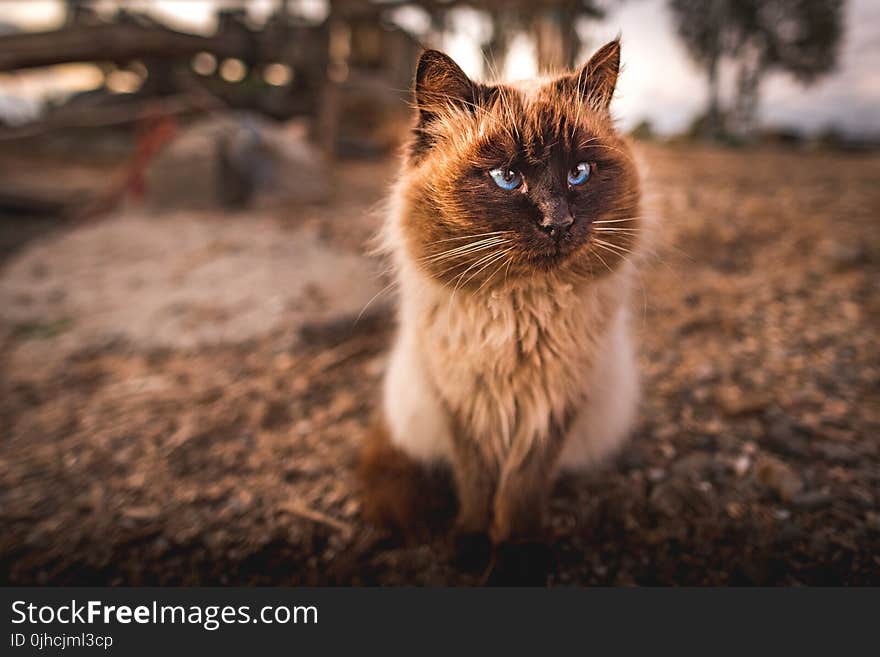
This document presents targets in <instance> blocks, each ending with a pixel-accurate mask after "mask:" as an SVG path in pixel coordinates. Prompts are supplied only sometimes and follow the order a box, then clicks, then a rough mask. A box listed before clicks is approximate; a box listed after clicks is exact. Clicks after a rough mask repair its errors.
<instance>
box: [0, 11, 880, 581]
mask: <svg viewBox="0 0 880 657" xmlns="http://www.w3.org/2000/svg"><path fill="white" fill-rule="evenodd" d="M617 35H621V37H622V43H623V73H622V76H621V78H620V82H619V86H618V90H617V94H616V96H615V100H614V103H613V106H612V110H613V113H614V115H615V117H616V118H617V120H618V125H619V127H620V129H621V130H622V131H623V132H626V133H628V134H629V135H630V136H631V139H632V141H633V147H634V148H635V149H636V151H637V154H638V155H639V158H640V160H641V161H643V162H644V163H645V171H644V175H645V188H646V197H647V198H648V201H649V202H648V204H647V207H648V208H649V211H650V213H651V214H652V215H656V219H657V220H658V221H659V222H660V226H661V230H660V231H659V232H660V239H659V242H658V244H657V245H656V246H655V247H653V248H652V252H651V253H650V255H649V257H648V258H647V260H646V263H645V264H644V266H643V267H642V268H641V270H640V276H639V289H638V290H637V295H636V306H637V312H636V313H635V316H636V324H637V327H636V328H637V331H638V333H639V335H640V341H641V354H640V360H641V366H642V371H643V373H644V382H645V400H644V403H643V412H642V418H643V419H642V420H641V422H640V425H639V427H638V430H637V431H636V433H635V436H634V440H633V444H632V446H631V447H630V448H629V449H627V451H626V452H625V453H624V454H623V455H622V457H621V458H620V459H619V460H618V461H616V462H615V463H613V464H610V465H609V466H608V467H607V468H605V469H603V470H602V471H600V472H597V473H595V474H593V475H590V476H585V477H581V478H578V479H576V480H566V481H564V482H562V483H561V484H560V487H559V490H558V491H557V494H556V495H555V496H554V502H553V512H552V516H551V517H552V523H553V531H554V536H555V537H556V538H555V544H554V547H555V551H556V556H557V561H558V565H557V568H556V570H555V571H554V572H553V573H552V574H551V575H550V579H549V580H548V582H549V583H550V584H553V585H572V584H614V585H630V584H679V583H680V584H780V585H797V584H877V583H880V493H878V490H880V438H878V436H880V433H878V429H880V403H878V402H880V396H878V389H880V358H878V353H877V349H876V347H875V344H876V333H877V330H876V329H877V325H878V322H877V319H878V310H880V307H878V306H880V304H878V286H880V277H878V273H880V267H878V257H877V254H878V249H880V228H878V210H880V185H878V182H880V157H878V152H877V148H878V146H880V69H878V66H877V64H878V62H880V5H878V4H877V3H876V2H873V1H872V0H766V1H760V0H742V1H734V0H547V1H539V0H531V1H530V2H519V1H510V2H503V1H501V0H498V1H497V2H495V1H486V2H476V1H474V2H459V1H457V0H448V1H446V0H429V1H426V2H398V1H396V0H384V1H380V0H375V1H369V0H339V1H330V0H253V1H251V2H245V1H243V0H153V1H150V0H135V1H131V2H122V1H117V0H32V1H26V2H20V1H12V0H0V520H2V522H3V526H4V532H3V533H2V535H0V582H2V583H7V584H74V583H75V584H166V583H167V584H255V583H262V584H473V583H476V582H477V581H478V575H475V574H473V573H467V572H460V571H458V570H457V569H456V568H455V566H454V564H453V563H452V561H451V560H450V555H449V554H448V553H447V550H446V544H445V543H444V542H443V541H442V540H441V539H438V540H437V541H436V542H434V543H428V544H426V545H421V546H401V545H397V544H394V543H393V542H392V541H391V540H390V538H389V537H388V536H384V535H382V534H381V533H379V532H377V531H376V530H374V529H372V528H370V527H367V526H365V525H364V524H363V523H362V521H361V519H360V515H359V512H360V505H359V501H358V496H357V487H356V484H355V482H354V479H353V476H352V469H353V464H354V461H355V454H356V446H357V444H358V441H359V440H360V438H361V436H362V435H363V433H364V431H365V430H366V427H367V426H368V423H369V418H370V413H371V409H372V407H373V404H374V396H375V391H376V389H377V386H378V385H379V381H380V379H381V373H382V371H383V368H384V359H385V353H386V349H387V346H388V344H389V342H390V340H391V338H392V335H393V312H392V308H393V290H392V289H390V287H389V282H390V281H389V280H388V278H387V273H386V272H384V271H383V264H382V263H380V262H377V261H376V260H375V259H374V258H372V257H371V256H369V255H368V253H369V250H368V246H367V244H368V241H369V238H370V237H371V236H372V235H373V234H374V233H375V231H376V229H377V228H378V226H379V224H380V222H381V219H382V216H381V201H382V199H383V197H384V195H385V193H386V190H387V189H388V185H389V184H390V182H391V181H392V180H393V177H394V174H395V171H396V168H397V159H396V154H397V152H398V149H399V147H400V145H401V144H402V142H403V141H404V140H405V139H406V137H407V134H408V130H409V125H410V118H411V116H410V114H411V111H410V107H409V100H410V98H409V90H410V86H411V81H412V72H413V69H414V66H415V62H416V60H417V58H418V54H419V52H420V51H421V49H422V48H423V47H436V48H441V49H443V50H445V51H446V52H448V53H449V54H450V55H452V56H453V57H454V58H455V59H456V60H457V61H458V62H459V63H460V64H461V66H462V67H463V68H464V69H465V71H466V72H467V73H468V74H470V75H472V76H474V77H475V78H481V79H492V78H496V77H501V78H528V77H531V76H533V75H535V74H536V73H538V72H541V71H552V70H557V69H560V68H564V67H574V66H577V65H578V64H580V63H582V62H584V61H586V59H587V58H588V57H589V54H590V53H591V52H592V51H593V50H595V49H596V48H598V47H599V46H601V45H602V44H604V43H605V42H606V41H608V40H610V39H613V38H615V37H616V36H617Z"/></svg>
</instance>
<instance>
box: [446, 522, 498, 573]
mask: <svg viewBox="0 0 880 657" xmlns="http://www.w3.org/2000/svg"><path fill="white" fill-rule="evenodd" d="M452 553H453V561H454V563H455V566H456V567H457V568H460V569H461V570H470V571H483V570H485V569H486V566H487V565H488V564H489V560H490V559H491V557H492V542H491V541H490V540H489V535H488V534H487V533H486V532H474V531H456V532H454V533H453V534H452Z"/></svg>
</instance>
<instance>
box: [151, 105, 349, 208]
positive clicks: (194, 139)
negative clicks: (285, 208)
mask: <svg viewBox="0 0 880 657" xmlns="http://www.w3.org/2000/svg"><path fill="white" fill-rule="evenodd" d="M329 176H330V171H329V169H328V167H327V165H326V163H325V161H324V158H323V156H322V155H321V153H320V151H319V150H318V149H317V147H315V146H313V145H312V144H310V143H309V142H308V141H307V139H306V130H305V126H304V125H303V124H301V123H295V122H290V123H288V124H279V123H273V122H271V121H269V120H267V119H265V118H263V117H261V116H258V115H254V114H246V113H227V114H216V115H213V116H210V117H208V118H206V119H202V120H199V121H197V122H195V123H193V124H191V125H187V126H185V127H184V128H182V130H181V132H180V133H179V134H178V135H177V136H176V137H175V138H174V140H173V141H172V142H171V144H170V145H169V146H168V147H166V148H165V149H164V150H162V152H160V153H159V154H158V155H157V156H156V158H155V159H154V160H153V161H152V162H151V163H150V165H149V167H148V168H147V173H146V198H145V200H146V203H147V205H148V206H150V207H153V208H161V209H165V208H203V209H210V208H217V207H224V208H244V207H267V206H275V205H282V204H285V203H314V202H319V201H323V200H325V199H326V198H327V197H328V195H329V193H330V190H331V185H330V178H329Z"/></svg>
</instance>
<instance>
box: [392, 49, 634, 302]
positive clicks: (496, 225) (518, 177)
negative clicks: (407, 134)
mask: <svg viewBox="0 0 880 657" xmlns="http://www.w3.org/2000/svg"><path fill="white" fill-rule="evenodd" d="M619 61H620V48H619V44H618V42H616V41H615V42H612V43H609V44H608V45H606V46H605V47H603V48H602V49H601V50H599V51H598V52H597V53H596V54H595V55H594V56H593V58H592V59H591V60H590V61H589V62H588V63H587V64H586V65H585V66H584V67H583V68H582V69H581V70H579V71H577V72H575V73H571V74H565V75H561V76H558V77H555V78H547V79H542V80H536V81H530V82H528V83H523V84H514V85H483V84H478V83H475V82H473V81H471V80H470V79H468V77H467V76H466V75H465V74H464V73H463V72H462V71H461V69H460V68H459V67H458V66H457V65H456V64H455V63H454V62H453V61H452V60H451V59H449V58H448V57H447V56H446V55H443V54H442V53H439V52H437V51H427V52H425V53H424V54H423V55H422V58H421V60H420V61H419V66H418V71H417V74H416V103H417V105H418V111H419V117H418V124H417V126H416V128H415V136H414V139H413V141H412V143H411V145H410V150H409V157H408V165H407V176H406V178H405V189H404V200H405V203H406V204H407V210H408V211H407V212H406V213H405V219H404V223H403V225H402V230H403V234H404V238H405V240H406V243H407V248H408V249H409V251H410V253H411V254H412V255H413V256H414V258H415V260H416V262H418V264H419V266H420V267H422V268H423V269H424V270H425V271H427V272H428V273H429V275H431V276H432V277H434V278H436V279H437V280H439V281H441V282H443V283H444V284H449V285H450V286H454V287H459V288H471V289H473V288H474V287H486V288H488V287H494V286H495V285H499V284H501V283H502V282H504V281H509V280H514V279H517V278H521V277H524V276H535V275H536V273H538V272H544V273H547V272H552V273H555V274H559V275H563V276H564V275H568V276H572V277H581V278H589V277H600V276H603V275H607V274H608V273H609V272H610V271H613V270H614V269H615V268H616V267H619V266H620V264H621V263H622V262H625V261H626V259H627V258H628V254H629V253H630V252H631V251H632V248H633V246H634V244H635V243H636V240H637V236H638V232H639V220H638V204H639V191H638V177H637V173H636V170H635V166H634V164H633V161H632V156H631V154H630V152H629V149H628V147H627V145H626V143H625V142H624V141H623V140H622V139H620V138H619V137H618V136H617V134H616V133H615V131H614V128H613V125H612V121H611V118H610V116H609V112H608V105H609V103H610V101H611V96H612V94H613V92H614V86H615V83H616V81H617V73H618V68H619Z"/></svg>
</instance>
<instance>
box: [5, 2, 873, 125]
mask: <svg viewBox="0 0 880 657" xmlns="http://www.w3.org/2000/svg"><path fill="white" fill-rule="evenodd" d="M304 3H305V5H306V8H307V10H308V11H309V13H310V14H311V16H312V17H314V18H316V19H320V18H321V17H322V16H323V15H324V13H325V11H326V8H325V4H324V2H323V0H304ZM105 4H106V5H107V6H108V7H112V6H114V5H115V3H114V2H112V0H107V1H106V3H105ZM128 4H137V5H141V6H147V5H149V7H150V8H151V10H152V11H154V12H155V13H156V14H158V15H159V16H160V17H162V18H164V19H165V20H168V21H171V22H173V23H174V24H175V26H176V27H178V28H179V29H187V30H192V31H209V30H210V29H212V27H213V25H212V18H213V15H214V9H213V7H214V4H215V0H152V1H148V0H140V1H138V0H135V1H134V2H129V3H128ZM276 4H277V3H276V2H275V0H253V1H252V2H251V3H250V5H249V11H250V13H251V14H252V15H253V16H254V17H255V18H257V19H259V18H262V17H264V16H266V15H267V14H268V13H269V12H270V11H272V9H273V8H274V7H275V6H276ZM607 4H609V5H610V6H611V8H610V9H609V11H608V12H607V15H606V16H605V18H604V19H603V20H601V21H593V22H589V23H587V24H586V25H585V29H584V34H583V36H585V37H586V39H587V41H588V46H589V48H590V49H594V48H597V47H599V46H601V45H602V44H603V43H605V42H606V41H609V40H611V39H613V38H614V37H616V36H617V35H618V34H620V35H621V38H622V44H623V50H622V61H623V67H624V69H623V73H622V75H621V77H620V81H619V85H618V89H617V94H616V96H615V101H614V106H613V109H614V113H615V115H616V116H617V117H618V119H619V120H620V122H621V124H622V125H623V126H624V127H631V126H632V125H634V124H635V123H637V122H639V121H641V120H642V119H647V120H649V121H650V122H651V123H652V125H653V126H654V128H655V129H656V130H657V131H658V132H660V133H664V134H669V133H675V132H678V131H681V130H682V129H684V128H685V127H686V126H687V125H688V123H689V122H690V120H691V119H692V117H693V116H694V115H695V114H696V113H698V112H700V111H701V110H702V109H703V107H704V106H705V102H706V88H705V83H704V79H703V76H702V73H701V71H700V70H699V69H698V68H697V67H696V66H695V65H694V64H693V63H692V62H691V61H690V60H689V58H688V56H687V54H686V53H685V51H684V49H683V47H682V45H681V44H680V42H679V41H678V39H677V37H676V34H675V29H674V26H673V24H672V21H671V17H670V15H669V13H668V11H667V10H666V2H665V0H626V1H624V2H617V3H615V2H613V1H612V0H609V1H608V2H607ZM62 16H63V6H62V3H61V2H60V0H28V1H26V2H22V1H21V0H0V22H6V23H12V24H14V25H17V26H20V27H24V28H27V29H51V28H52V27H54V26H56V25H57V24H58V22H59V21H60V20H61V18H62ZM400 18H401V22H402V23H404V24H406V25H407V27H413V28H415V29H417V30H418V29H423V28H424V27H425V21H424V18H423V17H419V16H418V15H417V14H415V13H413V12H409V13H407V12H403V14H402V15H401V17H400ZM486 29H487V26H486V25H485V23H484V21H482V20H481V19H480V17H479V16H478V15H477V14H476V13H475V12H468V11H466V10H465V11H462V12H460V13H459V14H457V15H456V16H455V19H454V21H453V30H452V31H450V32H449V33H447V34H446V35H445V36H444V38H443V44H442V47H443V48H445V49H446V50H447V51H448V52H449V53H450V55H452V56H453V57H454V58H455V59H456V60H457V61H458V62H459V63H460V64H461V65H462V67H463V68H464V69H465V71H467V72H468V73H470V74H473V75H476V74H478V72H479V71H480V69H481V59H480V54H479V49H478V47H477V42H478V39H479V38H480V36H481V35H483V34H485V30H486ZM588 54H589V53H588V52H585V53H584V57H585V58H586V57H587V56H588ZM63 70H64V75H62V76H58V75H50V74H47V73H42V74H40V73H39V72H34V73H33V74H30V75H28V76H27V79H22V77H21V76H16V78H14V79H13V78H11V77H10V76H8V75H0V95H4V94H6V95H17V96H25V97H28V98H31V99H33V98H35V97H39V96H40V95H42V94H45V93H46V91H47V90H52V91H57V90H58V86H59V84H60V85H61V87H63V90H75V89H78V88H89V87H90V86H94V84H95V72H94V70H91V69H90V67H82V66H80V67H77V66H76V65H72V66H68V67H65V69H63ZM533 72H534V59H533V57H532V51H531V47H530V45H529V43H528V40H527V39H526V38H519V39H517V40H516V41H515V44H514V47H513V48H512V50H511V53H510V56H509V57H508V60H507V62H506V65H505V66H504V74H505V75H506V76H508V77H528V76H529V75H531V74H532V73H533ZM730 73H731V72H729V71H728V72H727V77H728V78H730V77H731V76H730ZM41 75H42V77H41ZM59 78H60V79H59ZM762 92H763V93H762V97H761V108H760V116H761V120H762V122H763V123H764V124H765V125H773V126H794V127H797V128H800V129H801V130H805V131H807V132H816V131H819V130H822V129H824V128H826V127H829V126H835V127H837V128H839V129H843V130H844V131H846V132H849V133H852V134H870V135H874V136H877V135H880V0H848V5H847V14H846V25H845V34H844V43H843V46H842V49H841V53H840V60H839V65H838V68H837V70H836V71H835V72H834V73H833V74H831V75H830V76H827V77H825V78H823V79H821V80H820V81H819V82H817V83H816V84H814V85H812V86H809V87H802V86H800V85H798V84H796V83H794V82H793V81H792V80H791V79H790V78H787V77H786V76H784V75H771V76H769V77H768V78H767V80H766V81H765V83H764V86H763V87H762Z"/></svg>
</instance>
